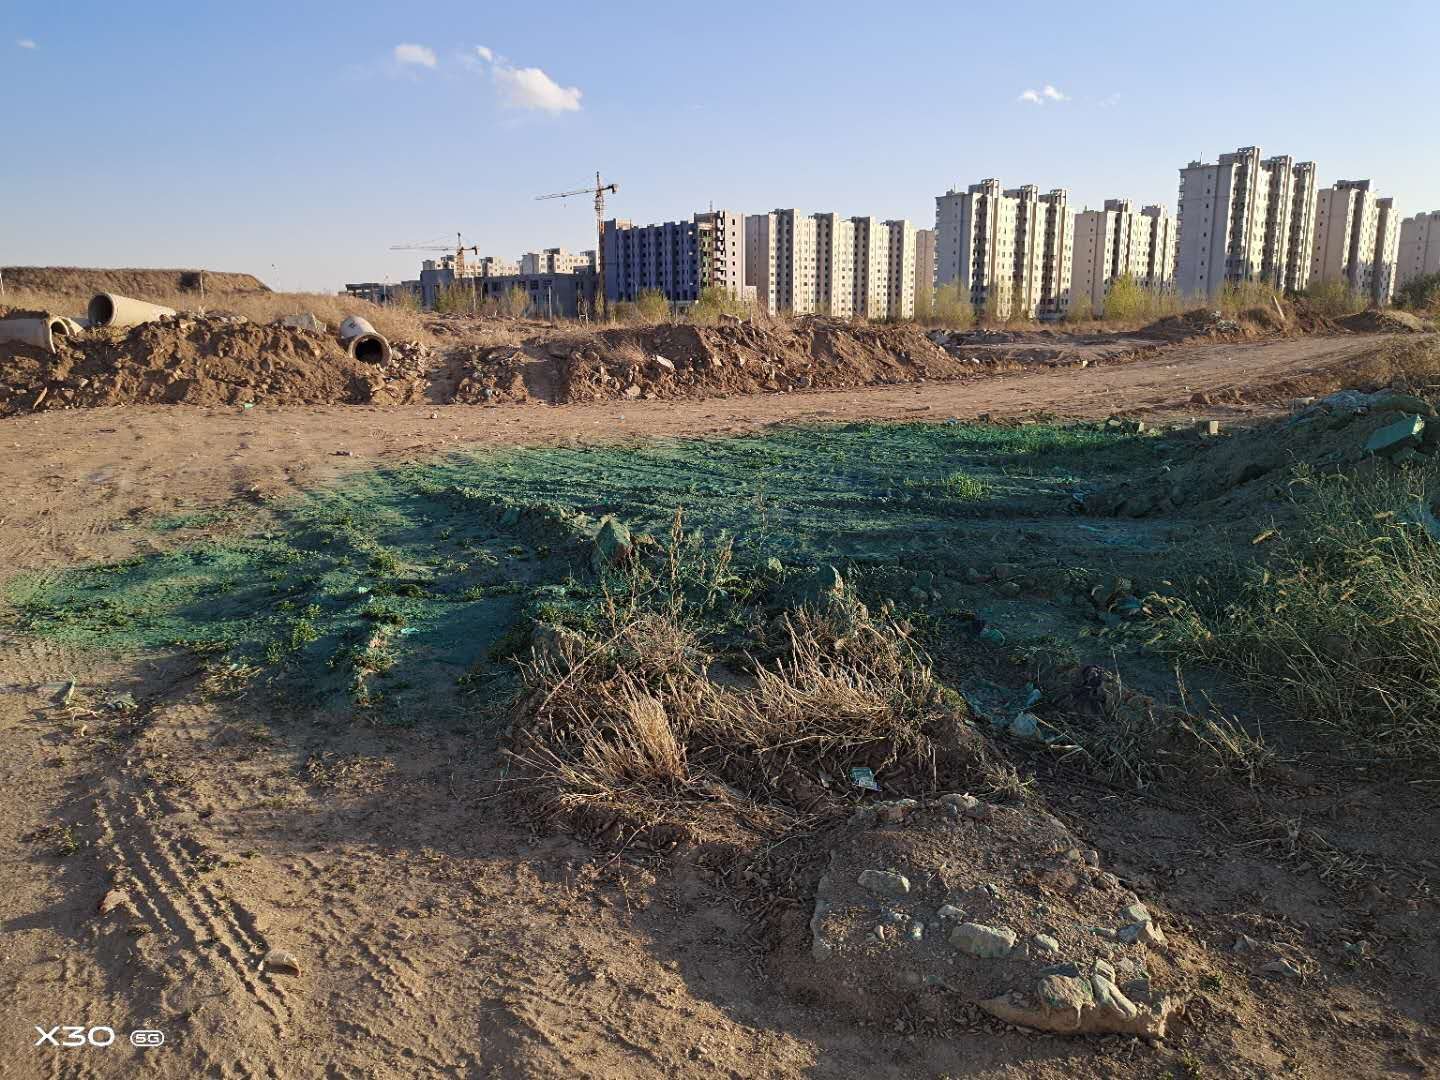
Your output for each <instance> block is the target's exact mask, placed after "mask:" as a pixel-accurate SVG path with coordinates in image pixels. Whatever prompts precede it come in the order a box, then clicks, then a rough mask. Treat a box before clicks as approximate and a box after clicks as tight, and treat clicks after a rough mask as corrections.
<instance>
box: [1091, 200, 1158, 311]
mask: <svg viewBox="0 0 1440 1080" xmlns="http://www.w3.org/2000/svg"><path fill="white" fill-rule="evenodd" d="M1126 275H1128V276H1129V277H1130V278H1131V279H1132V280H1134V282H1135V283H1136V284H1137V285H1139V286H1140V287H1141V288H1144V289H1149V290H1151V291H1154V292H1168V291H1169V290H1171V289H1172V288H1173V287H1174V284H1175V225H1174V221H1173V219H1172V218H1171V217H1170V215H1169V213H1168V212H1167V211H1166V210H1165V209H1164V208H1163V207H1160V206H1146V207H1144V208H1143V209H1141V210H1140V211H1139V212H1138V213H1137V212H1135V211H1134V209H1133V208H1132V206H1131V203H1130V201H1129V200H1128V199H1106V200H1105V208H1104V209H1103V210H1084V211H1081V212H1080V213H1078V214H1076V215H1075V259H1074V264H1073V274H1072V278H1071V290H1070V291H1071V295H1072V297H1073V300H1072V303H1086V302H1088V303H1089V304H1090V310H1091V311H1093V312H1094V313H1095V314H1097V315H1098V314H1100V313H1101V312H1102V311H1103V310H1104V307H1105V297H1106V296H1108V295H1109V293H1110V286H1111V285H1112V284H1113V283H1114V281H1115V279H1116V278H1118V277H1121V276H1126Z"/></svg>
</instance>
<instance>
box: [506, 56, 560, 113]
mask: <svg viewBox="0 0 1440 1080" xmlns="http://www.w3.org/2000/svg"><path fill="white" fill-rule="evenodd" d="M494 74H495V85H496V86H498V87H500V92H501V94H502V95H503V96H504V99H505V104H506V105H509V106H510V107H511V108H515V109H539V110H540V111H541V112H548V113H562V112H578V111H579V110H580V88H579V87H578V86H561V85H560V84H559V83H557V82H556V81H555V80H554V79H552V78H550V76H549V75H546V74H545V72H543V71H541V70H540V69H539V68H535V67H530V68H512V67H501V66H498V65H497V66H496V68H495V72H494Z"/></svg>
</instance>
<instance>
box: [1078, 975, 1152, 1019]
mask: <svg viewBox="0 0 1440 1080" xmlns="http://www.w3.org/2000/svg"><path fill="white" fill-rule="evenodd" d="M1090 987H1091V989H1092V990H1094V992H1095V1004H1096V1006H1097V1007H1099V1008H1102V1009H1109V1010H1111V1011H1112V1012H1113V1013H1115V1014H1116V1015H1117V1016H1119V1017H1121V1018H1122V1019H1125V1020H1133V1019H1134V1018H1135V1017H1136V1016H1137V1015H1139V1012H1140V1010H1139V1008H1138V1007H1137V1006H1136V1004H1135V1003H1134V1002H1133V1001H1131V1000H1130V999H1129V998H1127V997H1126V996H1125V995H1124V994H1123V993H1121V991H1120V988H1119V987H1118V986H1116V985H1115V984H1114V983H1113V982H1111V981H1110V979H1109V978H1107V977H1106V976H1104V975H1101V974H1100V973H1099V972H1096V973H1095V974H1094V975H1091V976H1090Z"/></svg>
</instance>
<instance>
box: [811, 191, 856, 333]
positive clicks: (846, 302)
mask: <svg viewBox="0 0 1440 1080" xmlns="http://www.w3.org/2000/svg"><path fill="white" fill-rule="evenodd" d="M815 310H816V311H818V312H819V313H820V314H821V315H834V316H835V317H836V318H841V319H848V318H849V317H850V316H851V315H853V314H855V223H854V222H853V221H851V220H850V219H849V218H843V217H841V216H840V215H839V214H816V215H815Z"/></svg>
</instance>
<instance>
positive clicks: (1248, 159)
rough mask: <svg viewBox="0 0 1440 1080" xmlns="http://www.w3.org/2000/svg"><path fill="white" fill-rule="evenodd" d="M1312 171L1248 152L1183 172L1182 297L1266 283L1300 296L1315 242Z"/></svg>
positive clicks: (1245, 149)
mask: <svg viewBox="0 0 1440 1080" xmlns="http://www.w3.org/2000/svg"><path fill="white" fill-rule="evenodd" d="M1314 206H1315V164H1314V162H1309V161H1303V162H1299V163H1298V164H1297V163H1296V162H1295V161H1294V159H1292V158H1289V157H1273V158H1261V156H1260V148H1259V147H1256V146H1245V147H1241V148H1240V149H1239V150H1237V151H1235V152H1234V153H1233V154H1221V155H1220V160H1219V162H1218V163H1217V164H1214V165H1210V164H1206V163H1204V162H1200V161H1192V162H1190V164H1189V165H1187V166H1186V167H1185V168H1183V169H1181V170H1180V209H1179V213H1178V215H1177V223H1178V227H1179V256H1178V259H1177V263H1176V271H1175V283H1176V288H1177V290H1178V291H1179V292H1181V293H1182V294H1184V295H1187V296H1215V295H1216V294H1218V293H1219V292H1220V290H1221V289H1222V288H1224V287H1225V285H1227V284H1238V283H1240V282H1245V281H1263V282H1267V283H1269V284H1270V285H1273V286H1275V287H1276V288H1279V289H1303V288H1304V287H1305V285H1306V283H1307V281H1308V280H1309V275H1310V270H1311V265H1312V259H1313V244H1314V235H1315V221H1314Z"/></svg>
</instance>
